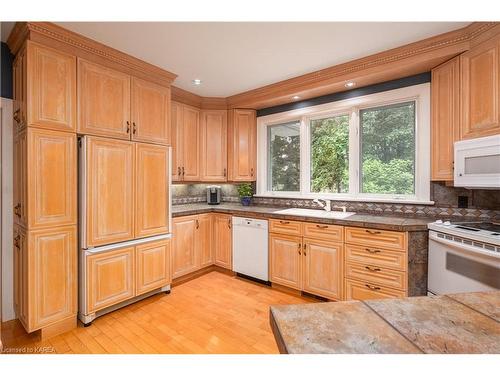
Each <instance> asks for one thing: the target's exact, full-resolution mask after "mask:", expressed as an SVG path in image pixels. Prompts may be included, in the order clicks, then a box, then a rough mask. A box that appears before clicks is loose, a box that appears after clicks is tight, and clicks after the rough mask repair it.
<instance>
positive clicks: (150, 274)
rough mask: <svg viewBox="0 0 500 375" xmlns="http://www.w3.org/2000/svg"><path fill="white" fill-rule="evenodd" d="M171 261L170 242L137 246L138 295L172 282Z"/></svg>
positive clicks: (136, 284) (156, 242) (136, 287)
mask: <svg viewBox="0 0 500 375" xmlns="http://www.w3.org/2000/svg"><path fill="white" fill-rule="evenodd" d="M170 259H171V254H170V241H168V240H164V241H155V242H151V243H146V244H144V245H138V246H136V248H135V264H136V270H137V274H136V278H135V290H136V294H138V295H139V294H143V293H146V292H149V291H151V290H154V289H157V288H161V287H163V286H165V285H168V284H170V283H171V282H172V272H171V264H170Z"/></svg>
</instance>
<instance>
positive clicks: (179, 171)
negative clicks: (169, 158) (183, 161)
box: [177, 167, 182, 176]
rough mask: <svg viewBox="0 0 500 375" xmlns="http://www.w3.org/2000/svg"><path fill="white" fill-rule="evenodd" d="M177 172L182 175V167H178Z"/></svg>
mask: <svg viewBox="0 0 500 375" xmlns="http://www.w3.org/2000/svg"><path fill="white" fill-rule="evenodd" d="M177 174H178V175H179V176H180V175H181V174H182V171H181V167H177Z"/></svg>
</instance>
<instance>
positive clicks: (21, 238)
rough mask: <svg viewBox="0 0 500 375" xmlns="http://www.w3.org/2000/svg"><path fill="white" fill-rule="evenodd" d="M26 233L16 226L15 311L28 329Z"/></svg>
mask: <svg viewBox="0 0 500 375" xmlns="http://www.w3.org/2000/svg"><path fill="white" fill-rule="evenodd" d="M27 245H28V244H27V238H26V231H25V230H24V229H23V228H21V227H19V226H17V225H16V226H14V251H13V254H14V311H15V312H16V316H17V318H18V319H19V320H20V321H21V323H23V325H24V326H25V327H28V246H27Z"/></svg>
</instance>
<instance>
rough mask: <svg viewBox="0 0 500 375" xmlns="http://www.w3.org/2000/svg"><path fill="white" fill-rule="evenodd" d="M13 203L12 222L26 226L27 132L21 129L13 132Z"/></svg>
mask: <svg viewBox="0 0 500 375" xmlns="http://www.w3.org/2000/svg"><path fill="white" fill-rule="evenodd" d="M13 150H14V155H13V168H12V177H13V181H12V182H13V186H12V188H13V191H12V195H13V196H12V198H13V201H12V203H13V205H14V210H13V211H14V223H15V224H17V225H20V226H23V227H26V226H27V203H28V197H27V195H28V172H27V167H28V166H27V161H26V159H27V156H28V132H27V131H26V130H23V131H21V132H19V133H16V134H14V144H13Z"/></svg>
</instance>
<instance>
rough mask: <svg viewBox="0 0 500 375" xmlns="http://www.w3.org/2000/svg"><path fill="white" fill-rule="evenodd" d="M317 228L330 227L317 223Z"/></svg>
mask: <svg viewBox="0 0 500 375" xmlns="http://www.w3.org/2000/svg"><path fill="white" fill-rule="evenodd" d="M316 228H319V229H327V228H328V225H319V224H316Z"/></svg>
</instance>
